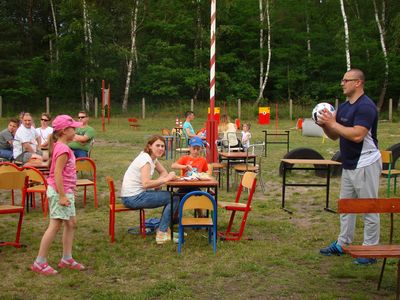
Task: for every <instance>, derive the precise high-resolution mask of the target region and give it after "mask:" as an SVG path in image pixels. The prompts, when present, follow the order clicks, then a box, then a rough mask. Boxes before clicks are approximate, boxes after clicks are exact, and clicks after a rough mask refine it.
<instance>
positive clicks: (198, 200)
mask: <svg viewBox="0 0 400 300" xmlns="http://www.w3.org/2000/svg"><path fill="white" fill-rule="evenodd" d="M193 209H207V210H211V211H214V212H216V211H217V203H216V201H215V199H214V197H213V196H211V195H210V194H209V193H206V192H202V191H194V192H190V193H187V194H186V195H185V196H184V197H183V198H182V200H181V202H180V203H179V215H180V216H182V212H183V211H185V210H193Z"/></svg>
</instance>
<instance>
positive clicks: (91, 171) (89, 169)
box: [76, 157, 99, 208]
mask: <svg viewBox="0 0 400 300" xmlns="http://www.w3.org/2000/svg"><path fill="white" fill-rule="evenodd" d="M76 171H77V172H78V179H77V181H76V186H77V187H80V186H83V187H84V192H83V206H84V207H85V206H86V188H87V187H88V186H93V189H94V191H93V193H94V207H96V208H98V207H99V203H98V202H97V175H96V164H95V162H94V161H93V159H91V158H89V157H79V158H77V159H76ZM87 175H88V177H86V178H84V176H87ZM79 177H81V178H79Z"/></svg>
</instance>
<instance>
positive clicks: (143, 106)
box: [142, 97, 146, 119]
mask: <svg viewBox="0 0 400 300" xmlns="http://www.w3.org/2000/svg"><path fill="white" fill-rule="evenodd" d="M142 119H146V100H145V99H144V97H143V98H142Z"/></svg>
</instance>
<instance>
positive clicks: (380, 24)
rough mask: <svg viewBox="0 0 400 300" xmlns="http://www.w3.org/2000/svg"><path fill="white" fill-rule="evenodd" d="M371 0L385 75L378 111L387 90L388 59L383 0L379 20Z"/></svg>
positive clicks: (383, 101) (375, 7)
mask: <svg viewBox="0 0 400 300" xmlns="http://www.w3.org/2000/svg"><path fill="white" fill-rule="evenodd" d="M372 2H373V4H374V12H375V21H376V25H377V26H378V30H379V36H380V40H381V47H382V53H383V58H384V60H385V77H384V79H383V85H382V90H381V93H380V95H379V100H378V104H377V107H378V111H380V110H381V109H382V107H383V104H384V103H385V95H386V90H387V86H388V81H389V61H388V55H387V50H386V43H385V19H384V18H385V0H383V1H382V20H379V14H378V8H377V6H376V2H375V0H373V1H372Z"/></svg>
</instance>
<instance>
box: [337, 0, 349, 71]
mask: <svg viewBox="0 0 400 300" xmlns="http://www.w3.org/2000/svg"><path fill="white" fill-rule="evenodd" d="M340 9H341V11H342V17H343V25H344V43H345V51H346V66H347V71H348V70H350V69H351V59H350V46H349V44H350V37H349V26H348V24H347V16H346V10H345V7H344V2H343V0H340Z"/></svg>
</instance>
